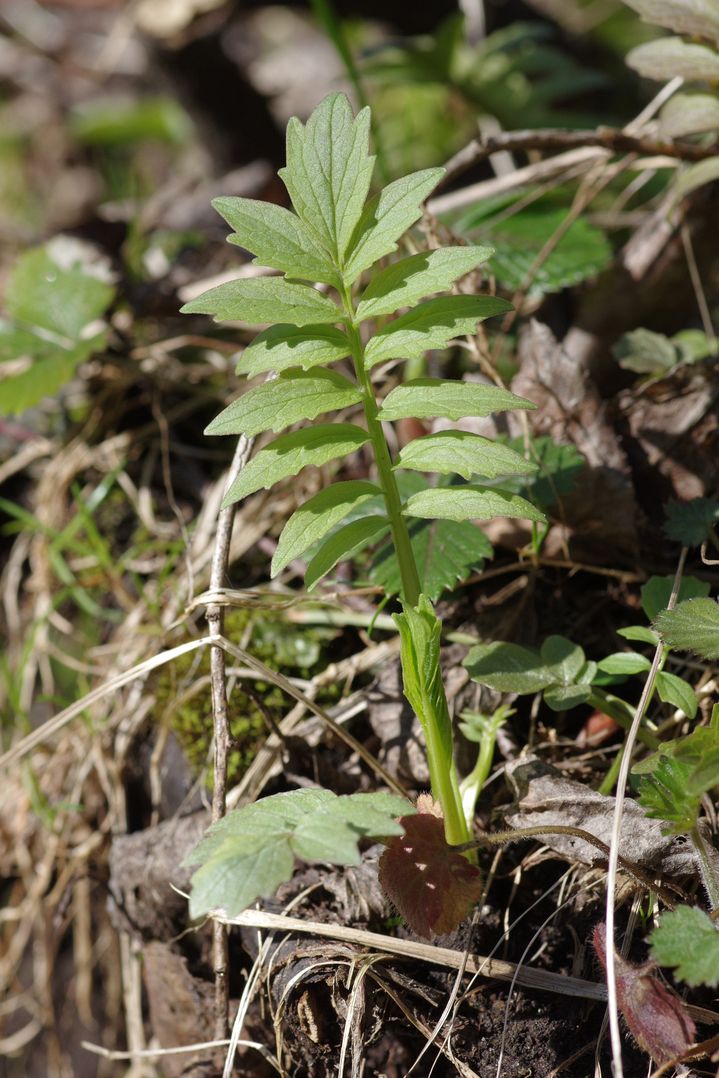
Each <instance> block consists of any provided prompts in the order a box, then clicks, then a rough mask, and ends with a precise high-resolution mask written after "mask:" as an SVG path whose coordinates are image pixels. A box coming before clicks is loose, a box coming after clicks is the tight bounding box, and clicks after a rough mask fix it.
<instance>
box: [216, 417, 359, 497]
mask: <svg viewBox="0 0 719 1078" xmlns="http://www.w3.org/2000/svg"><path fill="white" fill-rule="evenodd" d="M368 437H369V435H368V434H367V432H366V431H364V430H362V429H361V428H360V427H355V426H353V425H352V424H351V423H318V424H317V425H316V426H314V427H308V428H306V429H304V430H295V431H291V432H290V433H289V434H281V435H280V436H279V438H275V440H274V441H273V442H270V444H269V445H268V446H266V447H265V448H264V449H261V450H260V452H259V453H258V454H257V455H256V456H255V457H253V458H252V460H251V461H250V463H249V464H247V465H246V466H245V467H244V468H243V470H242V471H241V472H240V474H239V475H238V476H237V479H236V480H235V481H234V483H233V484H232V486H231V487H230V489H229V490H228V492H227V494H226V495H225V499H224V501H223V503H222V504H223V506H228V505H232V504H233V502H236V501H239V500H240V498H246V497H247V495H248V494H254V493H255V491H257V490H262V489H263V488H265V489H266V490H269V488H270V487H271V486H273V485H274V484H275V483H277V482H278V481H279V480H280V479H286V478H287V477H288V476H291V475H297V473H298V472H300V471H302V469H303V468H305V467H307V465H309V464H314V465H320V464H326V463H327V462H328V461H330V460H336V459H337V458H338V457H345V456H347V454H348V453H354V452H355V450H357V449H359V448H360V446H362V445H364V444H365V442H366V441H367V440H368Z"/></svg>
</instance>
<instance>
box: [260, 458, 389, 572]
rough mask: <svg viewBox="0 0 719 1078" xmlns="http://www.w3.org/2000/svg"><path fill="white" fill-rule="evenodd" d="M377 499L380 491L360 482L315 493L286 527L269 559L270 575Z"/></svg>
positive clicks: (371, 484)
mask: <svg viewBox="0 0 719 1078" xmlns="http://www.w3.org/2000/svg"><path fill="white" fill-rule="evenodd" d="M377 496H379V497H381V496H382V492H381V490H380V488H379V487H377V486H375V485H374V483H368V482H366V481H365V480H362V479H353V480H349V481H347V482H345V483H333V484H332V486H330V487H327V488H326V489H325V490H321V491H320V492H319V493H318V494H315V495H314V497H312V498H310V499H309V500H308V501H306V502H305V503H304V505H301V506H300V507H299V509H296V510H295V512H294V513H293V514H292V516H291V517H290V519H289V520H288V521H287V523H286V524H285V526H284V528H283V530H282V534H281V535H280V538H279V541H278V543H277V549H276V551H275V556H274V557H273V559H272V576H277V574H278V573H280V572H282V570H283V569H284V568H285V566H287V565H289V563H290V562H291V561H292V560H293V559H294V558H299V557H301V556H302V554H304V552H305V551H306V550H309V549H310V547H311V546H313V545H314V544H315V543H318V542H319V541H320V539H324V537H325V535H327V534H328V532H330V531H332V529H333V528H335V527H336V526H337V525H338V524H340V523H341V522H342V521H343V520H344V518H345V517H346V516H347V515H348V514H349V513H351V512H353V511H356V510H357V509H358V508H359V507H360V506H362V505H363V504H365V503H366V502H367V501H368V500H369V499H370V498H373V497H377Z"/></svg>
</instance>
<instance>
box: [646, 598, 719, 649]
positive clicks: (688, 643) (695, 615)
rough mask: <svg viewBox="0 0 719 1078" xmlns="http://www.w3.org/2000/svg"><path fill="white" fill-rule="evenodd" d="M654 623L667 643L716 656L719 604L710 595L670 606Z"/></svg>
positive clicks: (718, 639)
mask: <svg viewBox="0 0 719 1078" xmlns="http://www.w3.org/2000/svg"><path fill="white" fill-rule="evenodd" d="M656 627H657V630H658V632H659V635H660V636H661V638H662V640H663V641H664V642H665V644H668V645H669V646H670V647H672V648H677V650H678V651H691V652H693V653H694V654H695V655H700V656H701V657H702V658H703V659H710V660H711V659H719V606H717V604H716V603H715V602H714V600H713V599H687V600H686V602H683V603H679V604H678V606H676V607H675V608H674V610H664V611H662V613H661V614H660V615H659V617H658V618H657V621H656Z"/></svg>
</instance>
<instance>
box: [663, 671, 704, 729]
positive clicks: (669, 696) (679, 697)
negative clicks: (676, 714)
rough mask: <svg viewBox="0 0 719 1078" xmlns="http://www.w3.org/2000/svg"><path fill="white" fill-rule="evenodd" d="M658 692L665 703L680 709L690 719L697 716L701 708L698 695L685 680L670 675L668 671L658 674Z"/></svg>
mask: <svg viewBox="0 0 719 1078" xmlns="http://www.w3.org/2000/svg"><path fill="white" fill-rule="evenodd" d="M657 692H658V693H659V699H660V700H662V701H663V703H665V704H672V705H673V707H676V708H679V710H680V711H683V712H684V714H685V715H686V716H687V718H688V719H693V718H694V717H695V716H696V713H697V709H698V707H699V703H698V701H697V697H696V693H695V692H694V689H693V688H692V687H691V685H690V684H689V682H688V681H685V680H684V678H681V677H677V675H676V674H670V673H669V672H668V671H667V670H660V671H659V673H658V674H657Z"/></svg>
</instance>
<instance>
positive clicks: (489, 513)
mask: <svg viewBox="0 0 719 1078" xmlns="http://www.w3.org/2000/svg"><path fill="white" fill-rule="evenodd" d="M403 512H404V515H405V516H408V517H425V518H427V519H431V520H432V519H442V520H491V519H492V517H520V518H521V519H523V520H536V521H539V522H544V520H545V516H544V514H543V513H541V512H540V511H539V510H538V509H535V507H534V506H533V505H531V504H530V503H529V502H528V501H526V499H525V498H520V497H519V495H518V494H507V493H506V492H505V491H503V490H495V489H493V488H492V487H477V486H463V487H433V488H431V489H429V490H423V491H420V493H419V494H413V495H412V497H411V498H410V499H409V500H408V502H407V504H406V506H405V507H404V510H403Z"/></svg>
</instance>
